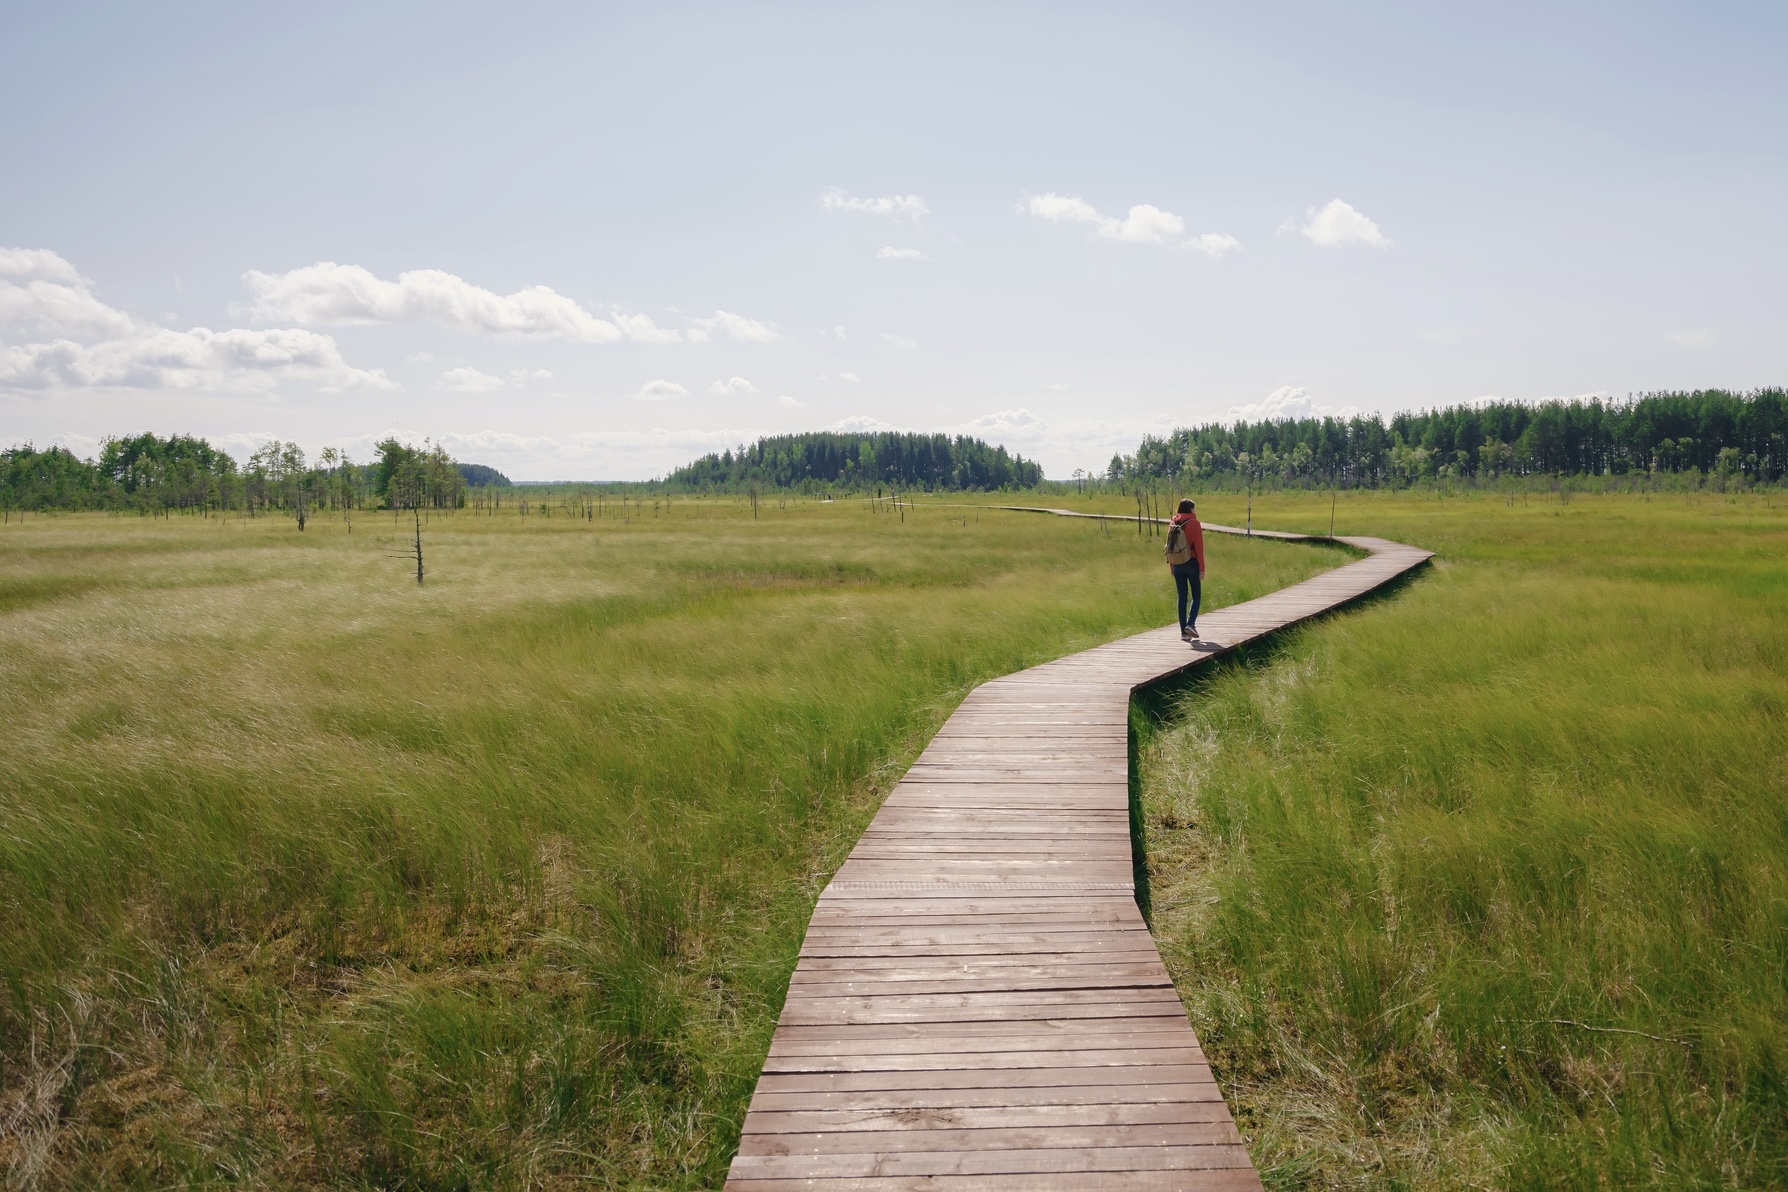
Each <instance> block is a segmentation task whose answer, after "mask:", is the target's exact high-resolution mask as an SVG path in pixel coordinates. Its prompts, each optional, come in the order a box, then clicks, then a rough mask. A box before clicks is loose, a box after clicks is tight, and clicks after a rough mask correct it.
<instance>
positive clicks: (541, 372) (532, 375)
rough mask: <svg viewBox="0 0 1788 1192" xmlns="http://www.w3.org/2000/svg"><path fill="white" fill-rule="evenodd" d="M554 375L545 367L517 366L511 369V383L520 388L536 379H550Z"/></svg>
mask: <svg viewBox="0 0 1788 1192" xmlns="http://www.w3.org/2000/svg"><path fill="white" fill-rule="evenodd" d="M552 379H553V375H552V374H551V373H550V372H547V371H546V370H545V369H544V368H515V369H511V370H510V371H509V383H510V384H511V385H514V386H516V387H517V388H520V387H521V386H523V385H531V384H533V383H534V382H535V381H550V380H552Z"/></svg>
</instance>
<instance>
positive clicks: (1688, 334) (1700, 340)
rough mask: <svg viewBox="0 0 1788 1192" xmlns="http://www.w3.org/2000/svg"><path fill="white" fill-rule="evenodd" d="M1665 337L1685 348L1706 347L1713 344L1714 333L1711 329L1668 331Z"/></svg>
mask: <svg viewBox="0 0 1788 1192" xmlns="http://www.w3.org/2000/svg"><path fill="white" fill-rule="evenodd" d="M1664 338H1665V339H1667V340H1669V341H1670V342H1671V343H1673V344H1680V345H1681V346H1683V347H1685V348H1705V347H1709V346H1711V345H1712V344H1713V341H1714V333H1713V332H1711V331H1705V330H1703V331H1666V332H1664Z"/></svg>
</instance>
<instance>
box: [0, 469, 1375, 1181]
mask: <svg viewBox="0 0 1788 1192" xmlns="http://www.w3.org/2000/svg"><path fill="white" fill-rule="evenodd" d="M564 512H565V511H564V510H560V509H556V508H555V509H550V510H547V511H540V510H536V511H535V512H534V513H532V514H531V515H530V516H528V517H527V518H525V519H523V518H519V517H517V516H515V515H514V512H513V510H509V511H506V512H505V513H504V515H503V516H498V517H487V516H474V515H473V513H472V512H471V511H461V512H460V513H458V514H457V515H453V516H437V517H434V518H432V519H431V520H430V521H428V522H427V523H426V524H425V525H424V527H423V537H424V545H425V559H426V568H427V583H426V585H425V586H422V587H420V588H419V587H418V586H417V585H416V583H415V581H414V564H413V562H412V561H409V560H406V559H404V558H402V557H394V556H401V554H402V553H403V551H405V550H406V549H407V547H408V543H407V536H406V531H407V530H408V528H409V527H408V526H407V525H404V524H401V523H398V522H395V521H393V520H392V519H391V517H390V515H389V514H386V515H383V516H375V515H368V514H364V513H362V514H356V515H355V517H354V521H353V525H352V532H351V533H350V530H349V527H348V525H347V524H345V523H344V522H342V521H340V520H334V519H331V518H329V517H319V518H315V519H313V520H312V521H311V522H310V523H309V527H308V528H307V529H306V530H305V531H304V532H303V533H300V532H299V531H298V530H297V528H296V526H295V525H294V523H293V522H292V521H290V520H288V519H286V518H283V517H273V518H256V519H253V520H244V519H240V518H236V517H230V518H228V519H221V518H209V519H206V518H196V517H174V518H171V519H153V520H149V519H143V518H137V517H110V516H106V515H102V514H81V515H64V516H45V517H39V516H36V515H32V516H29V517H27V518H26V519H25V520H24V521H23V522H21V521H19V520H17V519H16V518H15V519H13V520H12V521H11V522H10V523H9V524H8V525H7V526H5V527H4V528H3V533H0V726H3V727H0V1064H3V1065H4V1067H3V1069H0V1170H4V1171H5V1172H6V1173H7V1174H6V1178H7V1179H8V1180H9V1181H10V1182H11V1183H13V1184H16V1185H20V1186H25V1187H45V1188H52V1187H55V1188H89V1187H133V1186H134V1187H168V1186H209V1185H219V1186H222V1185H233V1186H235V1185H240V1186H250V1187H325V1186H326V1187H367V1188H371V1187H381V1188H474V1187H476V1188H543V1187H546V1188H550V1187H573V1186H576V1187H586V1186H592V1185H593V1186H597V1187H615V1188H697V1187H714V1186H717V1185H718V1183H719V1181H720V1179H721V1177H722V1175H723V1172H724V1166H725V1162H726V1160H727V1158H728V1156H729V1155H730V1152H731V1149H732V1148H733V1147H734V1146H735V1145H736V1141H737V1130H738V1123H739V1121H740V1119H741V1118H742V1116H743V1113H744V1107H745V1102H746V1100H747V1098H748V1096H749V1093H750V1089H751V1087H752V1083H753V1081H754V1080H755V1078H756V1074H757V1070H758V1067H759V1065H760V1063H761V1060H762V1057H763V1054H764V1051H765V1049H766V1048H767V1046H768V1040H769V1033H770V1029H771V1027H772V1025H773V1022H774V1018H775V1014H776V1012H777V1011H778V1009H779V1008H780V1004H781V999H782V994H783V990H784V986H785V983H786V980H787V976H788V973H789V971H790V970H791V969H792V967H793V964H794V956H795V951H796V948H797V947H798V944H799V941H800V938H801V934H802V932H803V929H804V926H805V922H806V918H807V915H808V913H809V911H810V909H811V905H812V901H813V899H814V898H815V897H816V895H817V893H818V891H819V889H820V888H821V886H822V885H823V884H824V882H825V880H826V878H827V875H828V874H829V873H830V872H831V870H832V869H833V867H834V866H835V865H836V864H837V863H838V862H839V861H840V860H841V859H842V857H843V856H844V854H845V852H846V851H847V850H848V849H849V847H850V845H851V844H852V843H853V842H854V841H855V839H856V836H857V835H858V833H859V832H860V831H861V828H862V825H863V824H864V823H865V822H866V820H867V817H868V816H869V814H870V813H871V812H872V811H873V809H874V806H875V805H876V802H877V800H878V798H879V796H880V795H881V793H883V792H884V791H885V790H886V788H887V786H888V785H889V784H890V783H891V782H892V780H893V779H894V778H895V777H897V776H898V775H899V774H900V773H901V772H902V770H903V769H904V767H905V765H906V764H907V762H908V761H909V760H910V758H911V757H912V756H913V755H914V754H915V752H916V751H917V749H918V748H919V747H920V746H921V745H922V744H923V742H924V741H925V740H926V739H927V738H928V737H929V735H930V733H931V732H932V731H933V730H934V729H935V727H936V726H937V724H939V723H940V722H941V720H942V718H943V717H944V716H945V715H946V714H947V713H948V712H949V710H950V709H951V708H952V707H954V704H955V702H956V701H957V700H958V699H959V698H960V697H961V696H962V694H963V693H964V692H965V691H966V690H967V689H968V688H969V687H970V686H971V685H973V684H974V683H976V682H978V681H980V680H983V679H986V678H989V677H991V676H994V675H998V674H1002V673H1005V672H1007V671H1011V670H1015V669H1018V668H1020V667H1023V666H1026V665H1029V664H1032V663H1035V662H1039V661H1042V660H1045V659H1047V658H1050V657H1054V656H1057V655H1060V654H1063V653H1067V652H1070V651H1073V650H1077V649H1080V648H1083V647H1085V646H1089V645H1093V644H1096V643H1098V642H1101V641H1105V640H1108V639H1110V638H1112V637H1115V636H1119V635H1122V634H1126V633H1130V632H1133V631H1136V630H1139V629H1142V628H1146V627H1150V626H1154V625H1159V624H1163V623H1165V622H1167V621H1169V620H1170V619H1171V617H1172V611H1171V603H1170V601H1171V587H1170V585H1169V584H1168V583H1167V582H1166V579H1165V575H1164V569H1163V568H1162V567H1161V564H1160V556H1159V544H1158V542H1155V541H1152V540H1148V539H1138V538H1137V537H1135V536H1134V535H1132V534H1126V533H1123V532H1119V531H1118V530H1115V529H1112V528H1110V527H1101V526H1098V525H1094V524H1089V523H1083V522H1081V523H1077V522H1068V521H1063V520H1056V519H1046V518H1038V517H1034V516H1026V515H1019V514H999V513H992V512H988V511H980V512H977V511H973V510H970V511H966V512H965V511H962V510H954V509H951V510H945V509H942V508H920V509H916V510H908V511H907V512H906V513H905V514H904V516H902V515H901V514H899V513H895V512H891V511H890V510H889V508H888V507H887V506H886V505H882V506H879V507H877V506H871V505H866V504H864V503H861V502H855V503H845V502H840V503H837V504H817V503H813V502H805V501H781V500H763V501H760V502H759V508H758V510H757V515H756V516H755V517H754V516H753V512H752V510H751V508H750V506H749V504H747V503H741V502H736V501H691V500H685V499H681V498H679V499H676V500H668V499H666V500H662V501H660V500H657V499H654V500H653V501H651V502H646V501H641V502H639V503H636V504H632V505H629V506H627V507H625V509H624V510H620V511H617V510H607V511H606V512H607V513H609V514H611V516H600V517H598V516H587V517H568V516H564V515H563V514H564ZM586 512H588V511H586ZM1211 552H1212V559H1213V566H1214V578H1213V583H1212V595H1213V597H1214V599H1215V600H1216V601H1218V602H1229V601H1234V600H1240V599H1245V598H1248V597H1252V596H1255V595H1259V594H1262V593H1264V592H1267V591H1271V590H1273V589H1276V588H1278V587H1281V586H1283V585H1285V584H1287V583H1290V582H1293V581H1295V580H1297V579H1299V578H1302V577H1304V576H1305V575H1308V574H1311V573H1313V572H1315V571H1318V570H1321V569H1323V568H1326V567H1328V566H1332V565H1334V564H1335V563H1337V562H1339V561H1340V559H1339V558H1338V557H1337V555H1336V552H1333V551H1322V550H1311V549H1298V548H1288V547H1285V546H1283V545H1275V544H1269V543H1258V542H1257V543H1246V542H1235V541H1214V542H1213V543H1212V546H1211Z"/></svg>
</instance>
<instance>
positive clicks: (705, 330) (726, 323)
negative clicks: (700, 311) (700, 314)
mask: <svg viewBox="0 0 1788 1192" xmlns="http://www.w3.org/2000/svg"><path fill="white" fill-rule="evenodd" d="M690 321H691V322H692V323H694V324H695V326H694V327H692V328H691V329H690V331H689V338H690V339H691V340H692V341H694V342H696V343H703V342H706V340H707V339H708V337H709V336H710V335H713V334H718V335H724V336H726V337H727V338H728V339H732V340H737V341H738V342H739V343H746V344H767V343H769V342H770V341H771V340H773V339H775V338H777V336H776V331H775V329H774V328H772V327H769V326H766V325H765V324H763V323H760V322H758V321H757V320H756V319H748V318H746V317H745V316H744V315H735V314H733V313H732V312H731V311H725V310H717V311H715V312H714V317H713V318H711V319H692V320H690Z"/></svg>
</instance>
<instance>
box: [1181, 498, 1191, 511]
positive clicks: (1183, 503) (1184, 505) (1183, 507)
mask: <svg viewBox="0 0 1788 1192" xmlns="http://www.w3.org/2000/svg"><path fill="white" fill-rule="evenodd" d="M1180 512H1181V513H1191V512H1192V502H1190V501H1181V502H1180Z"/></svg>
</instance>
